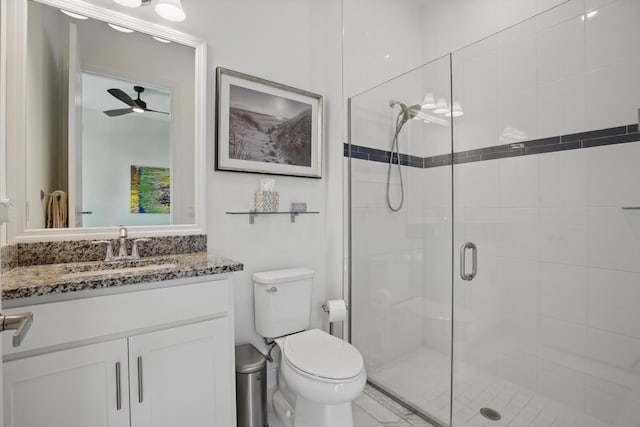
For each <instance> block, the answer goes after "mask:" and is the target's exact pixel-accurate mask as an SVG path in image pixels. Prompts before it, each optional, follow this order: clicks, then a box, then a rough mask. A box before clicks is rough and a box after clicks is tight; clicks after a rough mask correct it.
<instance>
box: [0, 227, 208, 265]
mask: <svg viewBox="0 0 640 427" xmlns="http://www.w3.org/2000/svg"><path fill="white" fill-rule="evenodd" d="M149 239H150V240H149V241H148V242H144V243H140V256H141V257H150V256H163V255H178V254H187V253H195V252H206V251H207V236H206V235H205V234H196V235H188V236H159V237H150V238H149ZM92 242H93V240H69V241H61V242H31V243H18V244H17V245H12V246H16V249H15V251H16V257H17V262H16V263H15V265H14V266H29V265H41V264H60V263H65V262H86V261H102V260H104V257H105V253H106V252H105V251H106V249H105V247H104V245H95V244H93V243H92ZM112 243H113V248H114V252H115V251H117V250H118V240H117V239H112ZM128 252H131V239H129V245H128ZM116 253H117V252H116ZM3 262H4V258H3Z"/></svg>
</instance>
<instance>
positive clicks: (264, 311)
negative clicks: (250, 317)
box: [253, 268, 313, 338]
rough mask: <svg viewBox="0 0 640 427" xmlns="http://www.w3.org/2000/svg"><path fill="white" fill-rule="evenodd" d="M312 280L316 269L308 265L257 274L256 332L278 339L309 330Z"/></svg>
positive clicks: (255, 301) (254, 292)
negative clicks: (306, 266)
mask: <svg viewBox="0 0 640 427" xmlns="http://www.w3.org/2000/svg"><path fill="white" fill-rule="evenodd" d="M312 283H313V270H310V269H308V268H289V269H286V270H272V271H263V272H260V273H253V297H254V303H253V304H254V314H255V327H256V331H257V332H258V333H259V334H260V335H262V336H263V337H265V338H275V337H281V336H283V335H287V334H292V333H294V332H299V331H302V330H305V329H307V328H308V327H309V320H310V317H311V285H312Z"/></svg>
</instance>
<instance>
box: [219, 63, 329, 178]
mask: <svg viewBox="0 0 640 427" xmlns="http://www.w3.org/2000/svg"><path fill="white" fill-rule="evenodd" d="M216 77H217V87H216V107H217V108H216V170H226V171H237V172H253V173H267V174H277V175H292V176H304V177H312V178H320V177H321V174H322V96H320V95H316V94H314V93H310V92H306V91H304V90H300V89H296V88H292V87H290V86H285V85H282V84H279V83H274V82H270V81H267V80H263V79H260V78H258V77H254V76H250V75H247V74H243V73H239V72H237V71H231V70H227V69H225V68H221V67H218V69H217V76H216Z"/></svg>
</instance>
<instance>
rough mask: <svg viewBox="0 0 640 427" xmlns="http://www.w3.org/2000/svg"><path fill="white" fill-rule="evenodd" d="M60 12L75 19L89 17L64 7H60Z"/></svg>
mask: <svg viewBox="0 0 640 427" xmlns="http://www.w3.org/2000/svg"><path fill="white" fill-rule="evenodd" d="M60 12H62V13H64V14H65V15H67V16H70V17H72V18H75V19H82V20H84V19H89V18H88V17H87V16H84V15H80V14H79V13H75V12H69V11H68V10H64V9H60Z"/></svg>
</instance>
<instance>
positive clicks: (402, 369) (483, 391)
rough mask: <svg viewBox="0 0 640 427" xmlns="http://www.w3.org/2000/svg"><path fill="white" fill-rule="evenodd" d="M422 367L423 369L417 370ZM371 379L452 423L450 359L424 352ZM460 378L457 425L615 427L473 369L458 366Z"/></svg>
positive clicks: (387, 367)
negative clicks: (495, 415) (492, 417)
mask: <svg viewBox="0 0 640 427" xmlns="http://www.w3.org/2000/svg"><path fill="white" fill-rule="evenodd" d="M417 366H419V367H420V369H416V367H417ZM368 375H369V378H370V379H372V380H373V381H375V382H376V383H378V384H384V386H385V387H386V388H388V389H389V390H392V391H393V392H394V393H396V394H397V395H399V396H400V397H402V398H403V399H406V400H407V401H408V403H410V404H411V405H412V406H415V407H417V408H423V409H424V410H425V412H427V413H428V414H431V415H432V416H433V417H435V418H436V419H438V420H441V421H447V424H448V419H449V399H450V385H449V384H450V379H449V375H450V370H449V359H448V358H447V357H446V356H445V355H443V354H441V353H439V352H436V351H433V350H431V349H429V348H421V349H418V350H416V351H414V352H412V353H410V354H408V355H406V356H404V357H402V358H398V359H396V360H394V361H393V362H392V363H389V364H388V365H383V366H381V367H379V368H376V369H370V370H369V371H368ZM455 377H456V379H455V384H456V387H455V389H454V392H453V426H454V427H475V426H487V427H489V426H496V427H497V426H553V427H574V426H575V427H587V426H589V427H610V426H611V425H610V424H607V423H604V422H602V421H600V420H598V419H596V418H594V417H591V416H589V415H586V414H584V413H582V412H580V411H578V410H576V409H574V408H572V407H569V406H566V405H563V404H561V403H559V402H557V401H553V400H551V399H549V398H547V397H545V396H543V395H541V394H538V393H536V392H535V391H532V390H529V389H527V388H524V387H521V386H519V385H516V384H514V383H511V382H509V381H507V380H504V379H502V378H500V377H497V376H494V375H491V374H489V373H486V372H484V371H482V370H480V369H477V368H475V367H473V366H471V365H467V364H462V363H458V364H456V375H455ZM375 391H376V390H374V392H375ZM365 393H366V391H365ZM482 407H489V408H494V409H496V410H498V411H499V412H500V413H501V415H502V418H501V420H499V421H489V420H488V419H486V418H484V417H482V416H481V415H480V414H479V409H480V408H482ZM406 419H407V418H405V420H406ZM443 424H444V423H443Z"/></svg>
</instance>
